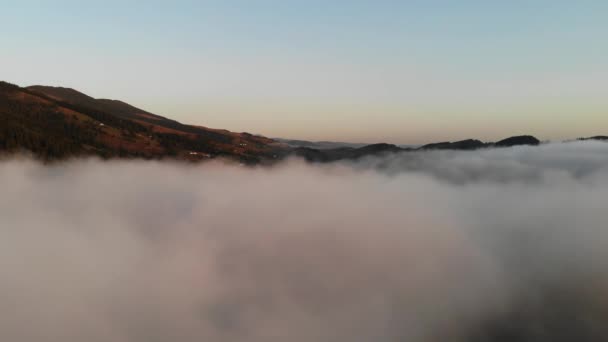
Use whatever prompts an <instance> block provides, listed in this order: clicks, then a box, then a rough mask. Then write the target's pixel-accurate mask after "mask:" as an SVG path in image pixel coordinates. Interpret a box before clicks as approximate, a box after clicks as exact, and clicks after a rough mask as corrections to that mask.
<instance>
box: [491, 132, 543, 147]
mask: <svg viewBox="0 0 608 342" xmlns="http://www.w3.org/2000/svg"><path fill="white" fill-rule="evenodd" d="M494 145H495V146H497V147H512V146H518V145H533V146H536V145H540V140H538V139H536V138H535V137H533V136H531V135H520V136H516V137H511V138H507V139H504V140H501V141H499V142H497V143H495V144H494Z"/></svg>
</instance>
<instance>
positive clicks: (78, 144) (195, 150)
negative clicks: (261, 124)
mask: <svg viewBox="0 0 608 342" xmlns="http://www.w3.org/2000/svg"><path fill="white" fill-rule="evenodd" d="M591 139H593V140H604V141H605V140H608V137H606V136H596V137H591V138H582V139H581V140H591ZM538 144H540V141H539V140H538V139H536V138H535V137H533V136H528V135H525V136H517V137H511V138H507V139H504V140H501V141H498V142H495V143H484V142H482V141H479V140H475V139H468V140H462V141H456V142H440V143H434V144H428V145H424V146H421V147H407V146H406V147H403V146H397V145H392V144H385V143H381V144H371V145H366V144H357V143H342V142H330V141H320V142H310V141H304V140H290V139H270V138H266V137H263V136H259V135H253V134H250V133H234V132H230V131H227V130H222V129H211V128H207V127H202V126H193V125H186V124H182V123H180V122H178V121H175V120H171V119H168V118H166V117H163V116H160V115H156V114H153V113H149V112H147V111H144V110H142V109H139V108H136V107H134V106H131V105H129V104H127V103H124V102H121V101H117V100H107V99H95V98H92V97H90V96H88V95H85V94H83V93H81V92H78V91H76V90H74V89H70V88H61V87H48V86H31V87H26V88H22V87H19V86H16V85H13V84H10V83H6V82H0V153H2V154H10V153H17V152H28V153H32V154H33V155H34V156H36V157H38V158H41V159H43V160H61V159H66V158H72V157H81V156H98V157H101V158H143V159H162V158H173V159H179V160H187V161H202V160H208V159H212V158H217V157H224V158H229V159H233V160H237V161H240V162H241V163H247V164H258V163H265V162H273V161H276V160H280V159H284V158H286V157H289V156H299V157H302V158H304V159H306V160H308V161H312V162H332V161H337V160H343V159H358V158H362V157H366V156H373V155H380V154H385V153H394V152H408V151H420V150H476V149H480V148H490V147H510V146H517V145H538Z"/></svg>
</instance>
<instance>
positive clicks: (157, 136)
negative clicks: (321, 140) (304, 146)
mask: <svg viewBox="0 0 608 342" xmlns="http://www.w3.org/2000/svg"><path fill="white" fill-rule="evenodd" d="M284 149H285V148H284V147H282V145H281V144H279V143H277V142H275V141H274V140H272V139H268V138H265V137H260V136H254V135H251V134H247V133H233V132H229V131H226V130H216V129H209V128H205V127H198V126H190V125H184V124H181V123H179V122H177V121H174V120H170V119H167V118H165V117H162V116H159V115H155V114H152V113H149V112H146V111H144V110H141V109H139V108H136V107H133V106H131V105H129V104H126V103H124V102H121V101H115V100H97V99H94V98H92V97H90V96H87V95H85V94H82V93H80V92H78V91H76V90H73V89H69V88H58V87H43V86H34V87H29V88H21V87H18V86H15V85H12V84H9V83H6V82H0V151H5V152H16V151H29V152H31V153H33V154H34V155H36V156H38V157H40V158H43V159H46V160H53V159H62V158H68V157H73V156H86V155H95V156H100V157H103V158H113V157H141V158H153V159H157V158H164V157H172V158H178V159H183V160H192V161H197V160H204V159H209V158H214V157H218V156H223V157H228V158H232V159H236V160H240V161H241V162H246V163H257V162H260V161H262V160H265V159H268V160H271V159H273V158H276V155H277V154H280V153H281V152H282V151H283V150H284Z"/></svg>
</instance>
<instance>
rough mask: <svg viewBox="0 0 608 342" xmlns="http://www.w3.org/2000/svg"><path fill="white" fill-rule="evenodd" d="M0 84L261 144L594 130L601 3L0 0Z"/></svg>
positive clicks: (607, 101) (601, 112) (598, 129)
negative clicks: (54, 91) (50, 89)
mask: <svg viewBox="0 0 608 342" xmlns="http://www.w3.org/2000/svg"><path fill="white" fill-rule="evenodd" d="M0 8H1V10H0V30H1V31H0V32H2V33H1V34H0V46H1V50H0V79H1V80H5V81H8V82H11V83H16V84H18V85H21V86H28V85H34V84H43V85H53V86H65V87H71V88H75V89H77V90H79V91H82V92H84V93H86V94H89V95H91V96H93V97H96V98H112V99H120V100H123V101H126V102H128V103H130V104H133V105H135V106H137V107H140V108H143V109H145V110H148V111H150V112H153V113H156V114H160V115H164V116H167V117H170V118H173V119H176V120H179V121H182V122H185V123H190V124H197V125H204V126H208V127H214V128H226V129H230V130H233V131H239V132H244V131H246V132H251V133H258V134H263V135H266V136H270V137H287V138H298V139H310V140H334V141H335V140H339V141H351V142H368V143H373V142H381V141H382V142H392V143H398V144H419V143H426V142H433V141H444V140H458V139H465V138H479V139H482V140H487V141H493V140H497V139H500V138H504V137H507V136H511V135H516V134H533V135H536V136H537V137H539V138H541V139H568V138H576V137H579V136H590V135H597V134H608V96H606V91H607V90H608V59H606V56H607V55H608V42H607V41H606V37H608V20H606V18H607V17H608V2H606V1H600V0H597V1H585V0H580V1H563V0H552V1H549V0H536V1H518V0H512V1H467V0H460V1H448V0H444V1H432V0H430V1H429V0H427V1H405V0H402V1H390V0H376V1H371V0H370V1H357V0H352V1H320V0H308V1H289V0H283V1H269V0H260V1H255V0H249V1H245V0H241V1H239V0H233V1H225V0H224V1H146V2H143V1H130V0H123V1H115V0H106V1H97V0H95V1H61V0H56V1H29V0H19V1H12V0H0Z"/></svg>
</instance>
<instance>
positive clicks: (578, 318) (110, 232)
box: [0, 142, 608, 342]
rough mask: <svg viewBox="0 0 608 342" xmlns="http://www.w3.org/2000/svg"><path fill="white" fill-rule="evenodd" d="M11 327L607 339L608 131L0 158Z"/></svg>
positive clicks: (77, 337)
mask: <svg viewBox="0 0 608 342" xmlns="http://www.w3.org/2000/svg"><path fill="white" fill-rule="evenodd" d="M0 189H2V195H1V196H0V274H1V276H2V281H1V282H0V303H1V305H0V340H2V341H28V342H29V341H45V342H55V341H57V342H59V341H61V342H66V341H67V342H69V341H93V342H95V341H100V342H101V341H113V342H144V341H145V342H148V341H186V342H187V341H201V340H205V341H253V342H256V341H260V342H262V341H294V342H299V341H302V342H304V341H321V342H323V341H328V342H329V341H380V342H382V341H414V342H418V341H420V342H421V341H425V342H426V341H494V340H496V341H503V340H508V341H519V340H521V341H528V340H535V341H539V340H540V341H574V340H576V341H586V340H588V341H599V340H607V339H608V328H606V326H607V325H606V322H607V321H608V301H607V300H606V298H608V297H607V295H608V290H607V289H608V248H606V246H608V231H607V227H606V222H608V210H606V209H607V207H606V204H605V203H606V202H605V199H606V198H608V144H604V143H596V142H584V143H583V142H577V143H568V144H549V145H543V146H541V147H518V148H512V149H488V150H482V151H474V152H445V151H435V152H421V153H418V152H417V153H404V154H399V155H389V156H386V157H382V158H369V159H365V160H362V161H359V162H356V163H339V164H332V165H307V164H305V163H304V162H302V161H299V160H291V161H287V162H285V163H282V164H280V165H277V166H275V167H272V168H246V167H240V166H235V165H226V164H222V163H207V164H202V165H184V164H174V163H163V162H129V161H111V162H102V161H97V160H82V161H74V162H70V163H66V164H58V165H53V166H43V165H40V164H38V163H36V162H33V161H31V160H27V159H15V160H5V161H2V162H0Z"/></svg>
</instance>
